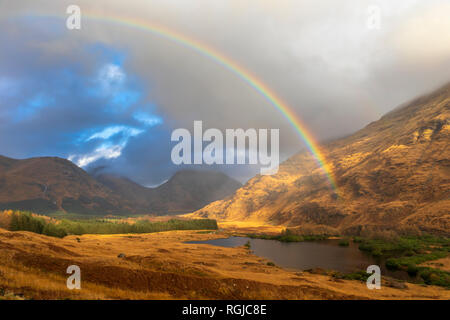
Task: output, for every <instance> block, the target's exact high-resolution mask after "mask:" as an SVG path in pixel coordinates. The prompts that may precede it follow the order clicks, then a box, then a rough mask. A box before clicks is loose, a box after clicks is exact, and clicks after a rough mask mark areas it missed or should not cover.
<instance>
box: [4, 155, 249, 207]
mask: <svg viewBox="0 0 450 320" xmlns="http://www.w3.org/2000/svg"><path fill="white" fill-rule="evenodd" d="M240 186H241V184H240V183H239V182H237V181H235V180H233V179H231V178H229V177H228V176H226V175H225V174H222V173H216V172H209V171H186V172H184V171H181V172H179V173H177V174H175V175H174V176H173V177H172V178H171V179H170V180H169V181H167V182H166V183H164V184H163V185H161V186H159V187H158V188H145V187H143V186H141V185H139V184H137V183H135V182H133V181H131V180H129V179H127V178H123V177H117V176H113V175H105V174H103V175H98V176H92V175H90V174H88V173H87V172H86V171H84V170H83V169H81V168H79V167H78V166H76V165H75V164H73V163H72V162H70V161H68V160H66V159H61V158H57V157H39V158H30V159H23V160H17V159H11V158H7V157H3V156H0V209H18V210H29V211H34V212H37V213H52V212H56V211H63V212H69V213H76V214H95V215H106V214H114V215H122V214H154V213H156V214H168V213H169V214H170V213H180V212H182V213H186V212H191V211H193V210H196V209H199V208H201V207H202V206H204V205H206V204H208V203H209V202H211V201H215V200H218V199H221V198H223V197H226V196H228V195H230V194H232V193H233V192H234V191H235V190H236V189H237V188H239V187H240Z"/></svg>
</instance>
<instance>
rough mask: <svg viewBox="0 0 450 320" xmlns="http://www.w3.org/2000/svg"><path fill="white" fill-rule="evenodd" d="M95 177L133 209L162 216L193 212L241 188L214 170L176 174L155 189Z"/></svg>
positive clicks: (114, 179) (115, 178)
mask: <svg viewBox="0 0 450 320" xmlns="http://www.w3.org/2000/svg"><path fill="white" fill-rule="evenodd" d="M96 178H97V180H98V181H100V182H101V183H103V184H104V185H106V186H108V187H109V188H110V189H111V190H113V191H115V192H117V193H118V194H121V195H122V196H124V197H125V198H126V199H128V200H130V201H132V202H133V203H135V204H136V206H138V207H140V208H151V211H152V212H155V213H166V214H178V213H186V212H192V211H195V210H197V209H199V208H201V207H203V206H205V205H206V204H208V203H210V202H213V201H216V200H219V199H223V198H225V197H228V196H230V195H232V194H233V192H234V191H236V190H237V189H239V188H240V187H241V186H242V184H241V183H240V182H238V181H236V180H234V179H231V178H230V177H228V176H227V175H225V174H223V173H220V172H214V171H194V170H183V171H179V172H177V173H175V175H174V176H173V177H172V178H170V179H169V180H168V181H167V182H165V183H163V184H162V185H160V186H158V187H156V188H145V187H143V186H141V185H139V184H137V183H135V182H133V181H131V180H129V179H127V178H123V177H118V176H114V175H110V174H99V175H98V176H96Z"/></svg>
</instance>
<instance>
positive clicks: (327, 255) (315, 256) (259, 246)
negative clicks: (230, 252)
mask: <svg viewBox="0 0 450 320" xmlns="http://www.w3.org/2000/svg"><path fill="white" fill-rule="evenodd" d="M247 241H250V245H251V247H250V250H252V252H253V253H254V254H256V255H257V256H260V257H264V258H267V259H269V260H270V261H273V262H274V263H275V264H276V265H278V266H281V267H284V268H289V269H297V270H308V269H312V268H322V269H325V270H336V271H340V272H344V273H347V272H353V271H358V270H366V269H367V267H368V266H369V265H372V264H376V265H379V266H380V268H381V270H382V274H385V275H388V274H389V275H391V276H394V277H399V276H400V277H402V275H400V274H396V273H393V272H389V271H388V270H386V268H385V267H384V261H382V260H379V259H376V258H374V257H372V256H370V255H368V254H366V253H365V252H363V251H361V250H359V249H358V244H355V243H353V242H350V245H349V246H348V247H341V246H339V245H338V243H339V240H320V241H305V242H288V243H286V242H280V241H277V240H263V239H251V238H247V237H230V238H226V239H213V240H206V241H190V242H188V243H197V244H210V245H215V246H221V247H238V246H243V245H244V244H246V243H247Z"/></svg>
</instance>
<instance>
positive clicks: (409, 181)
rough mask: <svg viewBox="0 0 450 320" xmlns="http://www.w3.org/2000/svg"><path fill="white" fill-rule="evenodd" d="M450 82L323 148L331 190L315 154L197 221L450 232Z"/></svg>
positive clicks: (261, 179)
mask: <svg viewBox="0 0 450 320" xmlns="http://www.w3.org/2000/svg"><path fill="white" fill-rule="evenodd" d="M449 119H450V84H448V85H446V86H444V87H443V88H441V89H439V90H437V91H435V92H433V93H431V94H428V95H425V96H423V97H420V98H418V99H415V100H414V101H412V102H410V103H407V104H405V105H403V106H401V107H398V108H396V109H395V110H393V111H392V112H390V113H388V114H386V115H385V116H383V117H382V118H381V119H379V120H378V121H375V122H373V123H371V124H369V125H368V126H366V127H365V128H363V129H362V130H360V131H358V132H356V133H355V134H353V135H350V136H348V137H346V138H343V139H339V140H335V141H332V142H329V143H327V144H325V145H323V147H322V148H323V149H322V151H323V153H324V154H325V157H326V159H327V162H328V163H329V165H330V166H331V167H332V168H333V172H334V175H335V178H336V182H337V185H338V190H337V191H336V192H335V191H333V190H332V189H331V187H330V185H329V183H328V181H327V179H326V177H325V175H324V174H323V172H322V170H321V169H320V168H318V167H317V164H316V162H315V160H314V159H313V158H312V156H311V155H310V154H309V153H306V152H303V153H300V154H297V155H295V156H293V157H291V158H290V159H288V160H287V161H286V162H284V163H283V164H281V166H280V170H279V172H278V173H277V174H275V175H272V176H256V177H255V178H253V179H251V180H249V182H248V183H247V184H246V185H244V186H243V187H242V188H241V189H239V190H238V191H236V193H235V195H234V196H233V197H231V198H229V199H225V200H222V201H217V202H214V203H211V204H209V205H208V206H206V207H204V208H202V209H200V210H198V211H197V212H195V213H194V214H193V216H198V217H211V218H216V219H218V220H221V221H247V222H254V223H264V224H273V225H286V226H309V225H310V226H326V227H333V228H337V229H339V230H340V231H341V232H349V233H356V234H357V233H359V232H360V231H361V229H362V228H363V226H364V227H366V228H367V227H372V228H381V229H395V228H404V227H418V228H420V229H422V230H427V231H430V232H435V233H445V234H449V233H450V148H449V147H450V143H449V142H450V121H449Z"/></svg>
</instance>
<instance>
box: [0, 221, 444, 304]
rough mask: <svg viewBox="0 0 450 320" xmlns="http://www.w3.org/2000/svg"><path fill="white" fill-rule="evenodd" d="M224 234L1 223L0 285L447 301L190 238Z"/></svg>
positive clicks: (436, 292) (124, 294) (119, 292)
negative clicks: (77, 277)
mask: <svg viewBox="0 0 450 320" xmlns="http://www.w3.org/2000/svg"><path fill="white" fill-rule="evenodd" d="M225 236H226V234H220V233H219V234H212V233H199V232H198V231H169V232H161V233H151V234H139V235H131V234H128V235H83V236H68V237H66V238H64V239H58V238H51V237H46V236H42V235H36V234H32V233H29V232H8V231H6V230H2V229H0V289H2V291H3V295H4V297H6V298H21V297H22V296H23V297H24V298H26V299H355V298H356V299H450V292H449V290H445V289H443V288H439V287H432V286H427V287H422V286H419V285H413V284H408V289H403V290H401V289H394V288H390V287H387V286H384V287H383V289H382V290H368V289H367V288H366V286H365V284H364V283H362V282H359V281H351V280H339V281H338V280H336V279H333V278H332V277H330V276H326V275H317V274H309V273H298V272H295V271H289V270H284V269H282V268H279V267H273V266H268V265H267V260H266V259H264V258H261V257H258V256H255V255H253V254H251V252H249V251H248V250H246V249H244V248H224V247H214V246H210V245H205V244H188V243H185V242H186V241H191V240H206V239H212V238H218V237H225ZM77 238H79V239H80V241H79V242H78V240H77ZM119 253H125V255H126V256H125V257H124V258H118V257H117V255H118V254H119ZM70 264H76V265H79V266H80V268H81V286H82V289H81V290H69V289H67V288H66V279H67V277H68V275H67V274H66V273H65V271H66V268H67V266H68V265H70Z"/></svg>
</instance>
